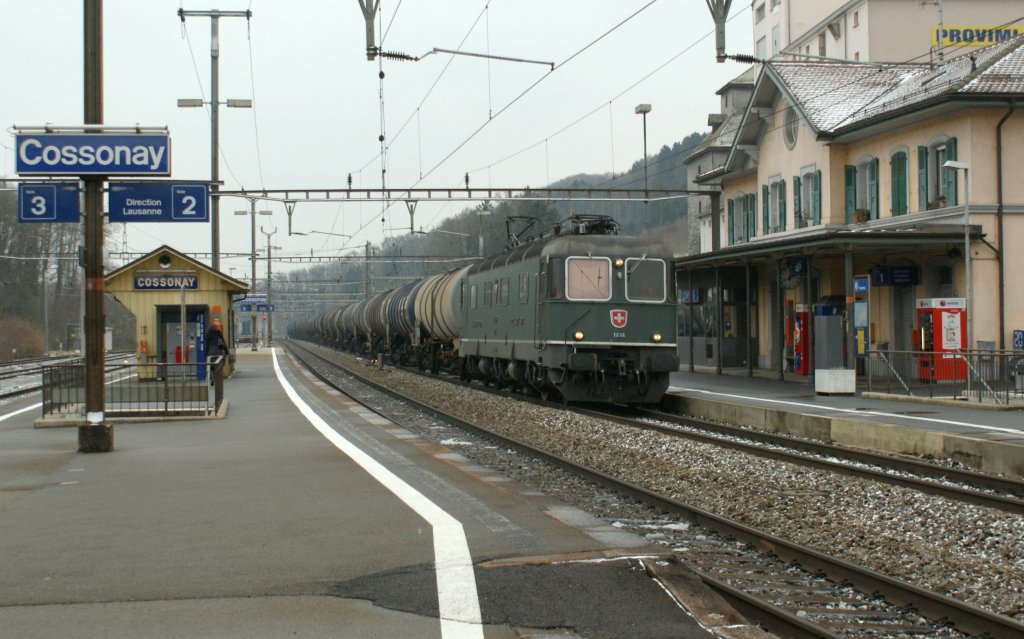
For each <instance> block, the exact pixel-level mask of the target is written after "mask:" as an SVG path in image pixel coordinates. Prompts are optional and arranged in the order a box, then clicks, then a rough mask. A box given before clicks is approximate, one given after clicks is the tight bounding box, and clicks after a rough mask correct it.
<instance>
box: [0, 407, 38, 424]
mask: <svg viewBox="0 0 1024 639" xmlns="http://www.w3.org/2000/svg"><path fill="white" fill-rule="evenodd" d="M40 406H42V404H32V405H31V406H26V407H25V408H19V409H18V410H15V411H11V412H9V413H7V414H5V415H0V422H2V421H4V420H5V419H8V418H11V417H14V416H15V415H21V414H22V413H27V412H28V411H30V410H33V409H36V408H39V407H40Z"/></svg>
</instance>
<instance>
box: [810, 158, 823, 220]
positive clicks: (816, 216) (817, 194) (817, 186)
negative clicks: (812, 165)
mask: <svg viewBox="0 0 1024 639" xmlns="http://www.w3.org/2000/svg"><path fill="white" fill-rule="evenodd" d="M811 221H812V223H813V224H821V171H820V170H819V171H815V172H814V177H813V178H812V179H811Z"/></svg>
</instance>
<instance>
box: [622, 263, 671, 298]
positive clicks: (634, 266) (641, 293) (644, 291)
mask: <svg viewBox="0 0 1024 639" xmlns="http://www.w3.org/2000/svg"><path fill="white" fill-rule="evenodd" d="M665 282H666V279H665V261H664V260H652V259H650V258H635V257H631V258H629V259H627V260H626V299H627V300H629V301H630V302H664V301H665V299H666V291H665Z"/></svg>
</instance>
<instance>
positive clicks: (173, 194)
mask: <svg viewBox="0 0 1024 639" xmlns="http://www.w3.org/2000/svg"><path fill="white" fill-rule="evenodd" d="M208 200H209V186H208V185H207V184H183V183H178V182H162V183H161V182H111V183H110V194H109V196H108V202H107V204H108V211H109V212H110V221H111V222H208V221H209V219H210V215H209V207H208V206H207V201H208Z"/></svg>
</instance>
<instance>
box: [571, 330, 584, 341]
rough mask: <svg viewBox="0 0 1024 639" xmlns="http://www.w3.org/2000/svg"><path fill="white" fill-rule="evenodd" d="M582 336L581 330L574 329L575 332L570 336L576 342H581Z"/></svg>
mask: <svg viewBox="0 0 1024 639" xmlns="http://www.w3.org/2000/svg"><path fill="white" fill-rule="evenodd" d="M583 337H584V336H583V331H576V332H575V333H573V334H572V338H573V339H574V340H576V341H577V342H582V341H583Z"/></svg>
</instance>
